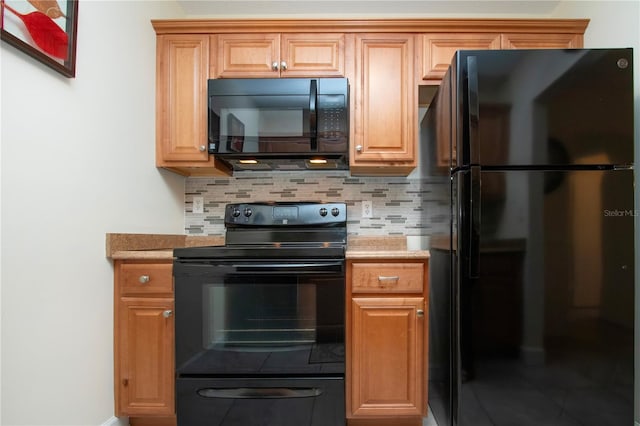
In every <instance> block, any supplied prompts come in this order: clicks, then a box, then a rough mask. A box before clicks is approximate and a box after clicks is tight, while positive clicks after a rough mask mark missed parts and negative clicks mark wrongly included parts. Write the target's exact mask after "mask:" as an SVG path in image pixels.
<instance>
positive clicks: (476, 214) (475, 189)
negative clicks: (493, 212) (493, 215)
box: [469, 166, 482, 278]
mask: <svg viewBox="0 0 640 426" xmlns="http://www.w3.org/2000/svg"><path fill="white" fill-rule="evenodd" d="M470 172H471V195H470V203H471V206H470V207H471V209H470V210H471V220H470V221H469V278H478V275H479V273H480V211H481V210H480V197H481V179H482V178H481V174H480V167H478V166H475V167H471V169H470Z"/></svg>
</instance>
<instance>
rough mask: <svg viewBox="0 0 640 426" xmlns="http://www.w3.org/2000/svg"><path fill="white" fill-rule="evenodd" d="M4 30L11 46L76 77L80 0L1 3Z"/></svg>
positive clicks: (0, 24)
mask: <svg viewBox="0 0 640 426" xmlns="http://www.w3.org/2000/svg"><path fill="white" fill-rule="evenodd" d="M0 29H1V38H2V40H3V41H5V42H7V43H8V44H10V45H11V46H13V47H15V48H17V49H18V50H20V51H22V52H24V53H25V54H27V55H29V56H31V57H32V58H35V59H36V60H38V61H40V62H42V63H43V64H45V65H46V66H48V67H50V68H52V69H54V70H55V71H57V72H59V73H60V74H62V75H64V76H65V77H69V78H74V77H75V76H76V45H77V40H76V37H77V31H78V0H0Z"/></svg>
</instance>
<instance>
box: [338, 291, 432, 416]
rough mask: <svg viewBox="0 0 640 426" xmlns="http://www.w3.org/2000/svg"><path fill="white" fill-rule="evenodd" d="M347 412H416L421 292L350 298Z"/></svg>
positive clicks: (419, 408)
mask: <svg viewBox="0 0 640 426" xmlns="http://www.w3.org/2000/svg"><path fill="white" fill-rule="evenodd" d="M351 303H352V312H353V335H352V339H351V342H350V345H351V347H352V353H353V357H352V368H351V375H352V376H351V379H352V380H351V383H352V388H351V393H350V397H351V407H352V414H353V416H390V415H391V416H420V415H424V414H425V409H424V407H425V405H426V403H425V398H424V397H423V388H424V380H425V378H424V377H423V371H424V360H423V356H424V353H423V341H424V340H423V339H424V337H423V336H424V330H425V325H424V322H425V318H424V317H418V314H417V312H418V310H422V311H424V299H423V298H422V297H408V298H354V299H352V302H351Z"/></svg>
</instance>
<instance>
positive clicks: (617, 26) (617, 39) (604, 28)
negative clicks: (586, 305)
mask: <svg viewBox="0 0 640 426" xmlns="http://www.w3.org/2000/svg"><path fill="white" fill-rule="evenodd" d="M554 15H555V16H556V17H561V18H564V17H568V18H579V17H584V18H590V19H591V22H590V23H589V26H588V27H587V31H586V33H585V37H584V45H585V47H594V48H595V47H633V48H634V52H633V53H634V64H633V66H634V90H635V147H636V148H635V155H636V157H635V164H640V30H638V28H640V2H639V1H638V0H627V1H563V2H562V3H561V4H560V6H558V8H557V9H556V10H555V12H554ZM637 173H638V171H637V169H636V176H638V174H637ZM636 179H637V178H636ZM639 200H640V188H639V186H638V185H636V206H639V205H640V203H639ZM637 208H638V207H636V209H637ZM639 224H640V218H638V217H636V253H635V256H636V262H635V265H636V268H635V272H636V339H635V344H636V366H635V372H636V377H635V384H636V397H635V401H636V406H635V421H636V426H640V286H639V285H638V283H639V282H640V247H639V246H638V242H639V241H640V226H639Z"/></svg>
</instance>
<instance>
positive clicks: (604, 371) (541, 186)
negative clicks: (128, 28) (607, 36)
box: [421, 49, 638, 426]
mask: <svg viewBox="0 0 640 426" xmlns="http://www.w3.org/2000/svg"><path fill="white" fill-rule="evenodd" d="M632 64H633V51H632V49H558V50H555V49H551V50H496V51H458V52H457V53H456V54H455V56H454V58H453V61H452V63H451V66H450V67H449V69H448V71H447V73H446V76H445V77H444V80H443V82H442V84H441V85H440V87H439V88H438V91H437V92H436V94H435V97H434V99H433V101H432V102H431V104H430V106H429V108H428V110H427V112H426V115H425V117H424V119H423V120H422V122H421V138H422V140H421V151H422V153H421V155H424V156H425V158H424V159H423V161H425V162H427V163H428V164H429V173H430V174H441V175H442V176H443V179H442V182H444V183H443V185H446V186H447V187H449V188H450V191H449V192H450V202H449V205H448V209H449V211H448V213H449V217H450V220H449V224H448V226H447V227H446V228H447V229H446V231H444V232H441V233H436V234H435V235H433V236H432V237H431V240H430V252H431V259H430V288H431V294H430V316H429V320H430V326H429V405H430V408H431V411H432V413H433V415H434V417H435V420H436V421H437V423H438V425H439V426H450V425H453V426H485V425H486V426H489V425H490V426H529V425H532V426H533V425H535V426H550V425H558V426H559V425H567V426H569V425H570V426H577V425H594V426H595V425H597V426H619V425H632V424H633V412H634V401H635V399H634V299H635V293H634V292H635V290H634V287H635V283H634V217H635V215H636V214H638V211H637V210H634V170H633V151H634V148H633V146H634V128H633V120H634V112H633V101H634V100H633V93H634V92H633V70H632ZM636 397H637V396H636Z"/></svg>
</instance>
